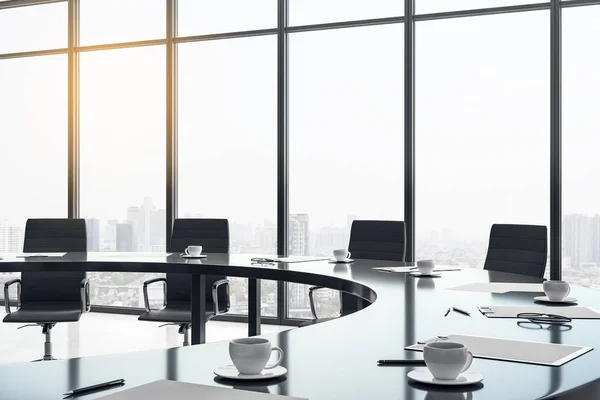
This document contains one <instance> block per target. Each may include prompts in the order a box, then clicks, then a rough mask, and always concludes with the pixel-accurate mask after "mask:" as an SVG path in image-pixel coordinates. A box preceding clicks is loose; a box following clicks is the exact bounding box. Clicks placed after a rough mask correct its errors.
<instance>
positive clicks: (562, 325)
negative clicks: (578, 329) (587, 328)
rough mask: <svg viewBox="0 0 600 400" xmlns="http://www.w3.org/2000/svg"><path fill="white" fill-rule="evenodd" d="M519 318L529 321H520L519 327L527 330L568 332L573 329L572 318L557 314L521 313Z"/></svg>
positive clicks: (518, 315)
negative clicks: (570, 323)
mask: <svg viewBox="0 0 600 400" xmlns="http://www.w3.org/2000/svg"><path fill="white" fill-rule="evenodd" d="M517 318H523V319H527V320H528V321H518V322H517V325H519V326H520V327H521V328H526V329H550V330H552V329H558V330H561V331H568V330H571V328H573V327H572V326H571V325H569V322H571V321H572V320H571V318H569V317H564V316H562V315H556V314H545V313H519V314H517Z"/></svg>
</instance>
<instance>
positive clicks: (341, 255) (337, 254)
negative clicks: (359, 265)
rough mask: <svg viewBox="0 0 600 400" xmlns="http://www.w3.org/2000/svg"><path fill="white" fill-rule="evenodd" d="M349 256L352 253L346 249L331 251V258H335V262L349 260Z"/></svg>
mask: <svg viewBox="0 0 600 400" xmlns="http://www.w3.org/2000/svg"><path fill="white" fill-rule="evenodd" d="M351 255H352V253H350V252H349V251H348V250H346V249H338V250H334V251H333V258H335V261H345V260H347V259H349V258H350V256H351Z"/></svg>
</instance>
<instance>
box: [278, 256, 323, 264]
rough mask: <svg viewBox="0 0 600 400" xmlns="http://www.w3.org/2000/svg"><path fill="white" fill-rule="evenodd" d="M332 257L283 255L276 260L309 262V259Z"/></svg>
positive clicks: (317, 259) (318, 259)
mask: <svg viewBox="0 0 600 400" xmlns="http://www.w3.org/2000/svg"><path fill="white" fill-rule="evenodd" d="M329 259H330V257H304V256H294V257H281V258H275V259H274V261H277V262H286V263H299V262H307V261H321V260H329Z"/></svg>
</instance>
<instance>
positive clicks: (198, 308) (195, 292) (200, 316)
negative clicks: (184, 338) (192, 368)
mask: <svg viewBox="0 0 600 400" xmlns="http://www.w3.org/2000/svg"><path fill="white" fill-rule="evenodd" d="M191 309H192V344H193V345H194V344H202V343H205V342H206V275H198V274H193V275H192V304H191Z"/></svg>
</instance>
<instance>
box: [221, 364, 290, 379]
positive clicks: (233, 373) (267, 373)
mask: <svg viewBox="0 0 600 400" xmlns="http://www.w3.org/2000/svg"><path fill="white" fill-rule="evenodd" d="M213 372H214V373H215V375H217V376H220V377H221V378H227V379H235V380H238V381H258V380H262V379H272V378H277V377H279V376H283V375H285V374H287V369H286V368H285V367H282V366H281V365H279V366H277V367H275V368H273V369H263V370H262V372H261V373H260V374H256V375H244V374H240V373H239V372H238V370H237V368H236V367H235V365H225V366H223V367H219V368H217V369H215V370H214V371H213Z"/></svg>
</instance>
